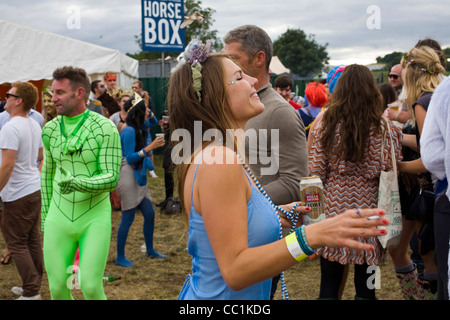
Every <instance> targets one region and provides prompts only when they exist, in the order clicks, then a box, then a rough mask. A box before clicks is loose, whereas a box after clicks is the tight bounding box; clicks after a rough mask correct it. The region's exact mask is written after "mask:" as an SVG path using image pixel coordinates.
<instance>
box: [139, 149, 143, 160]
mask: <svg viewBox="0 0 450 320" xmlns="http://www.w3.org/2000/svg"><path fill="white" fill-rule="evenodd" d="M138 155H139V156H140V157H141V158H144V157H145V151H144V149H142V150H139V152H138Z"/></svg>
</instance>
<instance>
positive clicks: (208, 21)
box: [127, 0, 223, 60]
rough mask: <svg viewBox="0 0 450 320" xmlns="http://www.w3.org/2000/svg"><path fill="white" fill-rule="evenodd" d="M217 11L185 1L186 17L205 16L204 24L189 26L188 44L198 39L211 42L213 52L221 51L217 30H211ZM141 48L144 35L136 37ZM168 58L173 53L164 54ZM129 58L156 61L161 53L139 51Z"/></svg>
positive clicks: (199, 3)
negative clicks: (196, 14)
mask: <svg viewBox="0 0 450 320" xmlns="http://www.w3.org/2000/svg"><path fill="white" fill-rule="evenodd" d="M215 12H216V10H214V9H211V8H203V7H202V2H201V1H200V0H185V1H184V15H185V16H190V15H192V14H194V13H201V14H202V15H203V16H204V18H205V19H204V21H203V23H200V22H199V21H197V20H194V22H192V23H191V24H190V25H189V26H187V27H186V28H185V29H184V30H185V39H186V44H187V43H189V41H190V40H191V39H192V38H198V39H200V40H202V41H203V42H204V41H206V40H207V39H210V40H211V50H212V51H221V50H222V48H223V44H222V41H221V40H220V39H219V38H218V36H217V33H218V31H217V30H210V29H211V27H212V24H213V23H214V21H215V20H214V19H213V14H214V13H215ZM134 38H135V40H136V42H137V44H138V45H139V48H142V34H140V35H135V36H134ZM164 54H165V55H166V56H167V55H170V54H173V53H164ZM127 55H128V56H130V57H132V58H134V59H137V60H144V59H145V60H154V59H159V58H161V52H148V51H142V50H141V51H139V52H136V53H127Z"/></svg>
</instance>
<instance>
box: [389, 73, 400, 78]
mask: <svg viewBox="0 0 450 320" xmlns="http://www.w3.org/2000/svg"><path fill="white" fill-rule="evenodd" d="M388 77H389V78H392V79H398V75H396V74H392V73H391V74H388Z"/></svg>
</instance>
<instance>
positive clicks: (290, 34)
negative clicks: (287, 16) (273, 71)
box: [273, 29, 329, 76]
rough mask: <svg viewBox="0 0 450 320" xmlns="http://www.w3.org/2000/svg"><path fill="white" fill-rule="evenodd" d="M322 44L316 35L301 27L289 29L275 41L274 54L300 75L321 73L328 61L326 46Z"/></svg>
mask: <svg viewBox="0 0 450 320" xmlns="http://www.w3.org/2000/svg"><path fill="white" fill-rule="evenodd" d="M327 46H328V43H326V44H325V45H320V44H318V43H317V42H316V40H315V39H314V35H311V34H310V35H306V34H305V32H304V31H303V30H301V29H288V30H287V31H286V32H285V33H283V34H282V35H281V36H280V37H279V38H278V39H277V40H275V41H274V43H273V53H274V56H278V58H279V59H280V60H281V61H282V62H283V64H284V65H285V66H286V67H287V68H289V69H290V70H291V72H292V73H294V74H296V75H298V76H311V75H313V74H318V73H321V70H322V68H323V66H324V65H325V64H327V63H328V59H329V57H328V53H327V51H326V48H327Z"/></svg>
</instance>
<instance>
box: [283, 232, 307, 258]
mask: <svg viewBox="0 0 450 320" xmlns="http://www.w3.org/2000/svg"><path fill="white" fill-rule="evenodd" d="M285 240H286V245H287V248H288V250H289V252H290V254H291V255H292V257H293V258H294V259H295V260H297V261H302V260H303V259H305V258H307V257H308V256H307V255H306V254H305V253H304V252H303V250H302V248H300V245H299V243H298V240H297V237H296V235H295V233H294V232H292V233H291V234H289V235H288V236H287V237H286V238H285Z"/></svg>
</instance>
